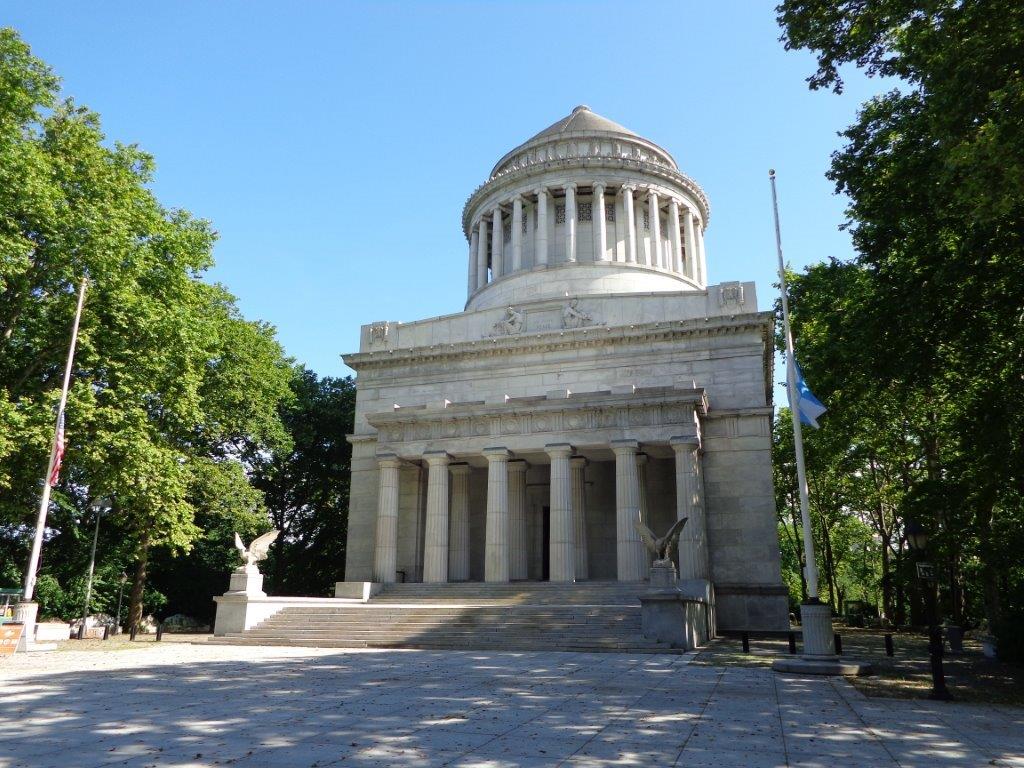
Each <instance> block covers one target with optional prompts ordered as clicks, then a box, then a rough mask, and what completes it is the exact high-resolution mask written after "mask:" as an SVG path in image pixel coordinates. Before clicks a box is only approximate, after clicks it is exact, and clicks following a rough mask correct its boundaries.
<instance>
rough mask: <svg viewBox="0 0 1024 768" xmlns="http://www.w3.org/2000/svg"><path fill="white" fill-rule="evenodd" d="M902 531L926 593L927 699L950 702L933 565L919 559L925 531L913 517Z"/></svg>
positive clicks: (921, 555) (926, 535)
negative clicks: (929, 686) (929, 675)
mask: <svg viewBox="0 0 1024 768" xmlns="http://www.w3.org/2000/svg"><path fill="white" fill-rule="evenodd" d="M905 533H906V536H907V543H908V544H909V545H910V548H911V550H913V551H914V553H915V555H916V558H915V559H916V561H917V577H918V578H919V579H920V580H921V582H922V584H924V588H925V592H926V594H927V600H926V610H927V612H928V615H927V617H926V621H927V622H928V656H929V659H930V661H931V666H932V692H931V693H930V694H928V698H929V699H936V700H938V701H952V699H953V695H952V694H951V693H950V692H949V689H948V688H946V673H945V670H943V668H942V629H941V628H940V627H939V619H938V613H939V611H938V605H937V603H938V600H937V596H936V594H935V593H936V590H937V589H938V583H937V580H936V578H935V567H934V566H933V565H932V564H931V563H926V562H924V561H923V559H922V558H923V557H924V555H925V551H926V549H927V547H928V531H927V530H925V528H924V526H923V525H921V524H920V523H919V522H917V521H916V520H908V521H907V524H906V528H905Z"/></svg>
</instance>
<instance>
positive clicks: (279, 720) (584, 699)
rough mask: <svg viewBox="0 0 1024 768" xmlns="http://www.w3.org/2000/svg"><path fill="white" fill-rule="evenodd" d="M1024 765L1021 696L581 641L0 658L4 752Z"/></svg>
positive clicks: (278, 762) (41, 762) (357, 762)
mask: <svg viewBox="0 0 1024 768" xmlns="http://www.w3.org/2000/svg"><path fill="white" fill-rule="evenodd" d="M115 765H126V766H139V767H140V768H141V767H142V766H177V767H179V768H184V766H213V765H232V766H238V767H239V768H264V767H265V766H302V767H303V768H308V767H309V766H340V767H344V766H389V767H390V766H399V767H400V766H478V767H479V768H505V767H506V766H508V767H511V766H557V765H563V766H576V767H581V766H611V765H617V766H618V765H638V766H671V765H678V766H687V768H701V767H702V766H718V767H720V768H729V767H736V768H740V767H743V768H758V767H759V766H808V767H810V766H822V767H824V766H852V767H857V766H872V768H876V767H877V766H896V765H898V766H986V765H1006V766H1024V711H1022V710H1016V709H1008V708H999V707H986V706H978V705H969V704H945V705H940V704H933V703H931V702H925V703H922V702H915V701H891V700H881V699H865V698H864V697H863V696H861V695H860V694H859V693H857V692H856V691H855V690H854V689H853V688H852V687H850V686H849V685H848V684H846V683H845V682H843V681H841V680H829V679H820V678H818V679H802V678H798V677H789V676H777V675H775V674H774V673H773V672H771V671H768V670H765V669H752V668H735V667H734V668H716V667H705V666H698V665H691V664H689V658H688V657H685V656H684V657H670V656H664V657H662V656H632V655H629V654H579V653H493V652H486V653H474V652H428V651H378V652H365V651H364V652H338V651H327V650H317V649H298V648H262V647H260V648H237V647H223V646H195V645H186V644H181V643H161V644H160V645H156V644H140V645H138V646H136V647H133V648H132V649H130V650H118V651H93V652H90V651H67V652H65V651H61V652H57V653H50V654H31V655H20V656H16V657H13V658H7V659H6V660H0V767H2V768H13V767H14V766H26V767H31V768H47V767H48V766H62V767H63V766H81V767H83V768H86V767H89V766H115Z"/></svg>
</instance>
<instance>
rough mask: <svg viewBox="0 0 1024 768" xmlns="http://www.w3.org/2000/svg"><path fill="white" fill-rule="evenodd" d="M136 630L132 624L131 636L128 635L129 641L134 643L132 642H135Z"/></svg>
mask: <svg viewBox="0 0 1024 768" xmlns="http://www.w3.org/2000/svg"><path fill="white" fill-rule="evenodd" d="M135 629H136V628H135V625H134V624H132V631H131V633H130V634H129V635H128V639H129V640H130V641H132V642H135Z"/></svg>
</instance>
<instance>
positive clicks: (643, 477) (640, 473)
mask: <svg viewBox="0 0 1024 768" xmlns="http://www.w3.org/2000/svg"><path fill="white" fill-rule="evenodd" d="M647 461H648V458H647V454H646V453H638V454H637V455H636V487H637V493H638V497H639V499H640V519H641V520H643V521H644V525H646V526H647V527H648V528H650V527H651V513H650V510H649V508H648V506H647ZM644 557H645V558H646V560H645V562H644V567H646V568H647V573H648V574H650V568H651V563H653V562H654V557H653V556H652V555H651V553H650V552H649V551H647V548H646V547H644Z"/></svg>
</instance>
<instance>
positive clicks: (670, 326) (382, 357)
mask: <svg viewBox="0 0 1024 768" xmlns="http://www.w3.org/2000/svg"><path fill="white" fill-rule="evenodd" d="M773 321H774V315H773V314H772V313H771V312H750V313H744V314H741V315H729V316H718V317H704V318H694V319H690V320H678V321H668V322H665V321H662V322H656V323H637V324H634V325H626V326H588V327H586V328H579V329H574V330H568V329H566V330H555V331H541V332H538V333H525V334H517V335H514V336H500V337H499V336H494V337H488V338H482V339H476V340H472V341H460V342H454V343H450V344H431V345H429V346H422V347H407V348H399V349H386V350H379V351H372V352H353V353H350V354H347V355H342V359H343V360H344V362H345V364H346V365H348V366H349V367H350V368H352V369H353V370H356V371H360V370H368V369H373V368H386V367H389V366H395V365H406V364H409V363H424V362H428V361H453V360H457V359H460V358H467V357H499V356H504V355H521V354H525V353H531V352H554V351H557V350H560V349H581V348H587V347H600V346H605V345H610V344H630V343H642V342H651V341H670V340H672V339H683V338H693V337H701V336H704V337H707V336H718V335H727V334H738V333H744V332H750V331H754V332H757V333H758V334H759V335H760V336H761V338H762V339H767V338H770V330H769V329H770V328H771V325H770V324H771V323H772V322H773Z"/></svg>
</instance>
